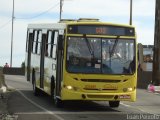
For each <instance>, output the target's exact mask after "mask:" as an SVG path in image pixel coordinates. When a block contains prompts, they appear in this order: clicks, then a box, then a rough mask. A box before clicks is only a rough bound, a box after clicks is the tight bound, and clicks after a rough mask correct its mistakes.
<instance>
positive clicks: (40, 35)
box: [37, 31, 42, 54]
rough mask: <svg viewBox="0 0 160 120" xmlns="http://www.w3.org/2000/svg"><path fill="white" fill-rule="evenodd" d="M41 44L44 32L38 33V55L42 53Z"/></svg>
mask: <svg viewBox="0 0 160 120" xmlns="http://www.w3.org/2000/svg"><path fill="white" fill-rule="evenodd" d="M41 42H42V31H39V32H38V47H37V54H40V53H41Z"/></svg>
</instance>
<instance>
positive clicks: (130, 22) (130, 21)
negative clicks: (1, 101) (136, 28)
mask: <svg viewBox="0 0 160 120" xmlns="http://www.w3.org/2000/svg"><path fill="white" fill-rule="evenodd" d="M132 6H133V5H132V0H130V20H129V24H130V25H132Z"/></svg>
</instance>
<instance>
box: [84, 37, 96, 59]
mask: <svg viewBox="0 0 160 120" xmlns="http://www.w3.org/2000/svg"><path fill="white" fill-rule="evenodd" d="M83 37H84V38H85V42H86V44H87V47H88V49H89V52H90V54H91V56H92V58H94V50H93V49H92V47H91V44H90V43H89V40H88V38H87V37H86V34H84V35H83Z"/></svg>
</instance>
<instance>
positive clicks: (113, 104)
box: [109, 101, 120, 107]
mask: <svg viewBox="0 0 160 120" xmlns="http://www.w3.org/2000/svg"><path fill="white" fill-rule="evenodd" d="M119 104H120V101H109V106H110V107H119Z"/></svg>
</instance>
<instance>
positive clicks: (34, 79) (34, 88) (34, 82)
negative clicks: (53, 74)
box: [32, 69, 39, 96]
mask: <svg viewBox="0 0 160 120" xmlns="http://www.w3.org/2000/svg"><path fill="white" fill-rule="evenodd" d="M32 85H33V93H34V95H35V96H37V95H38V94H39V91H38V88H37V87H36V76H35V70H34V69H33V71H32Z"/></svg>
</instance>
